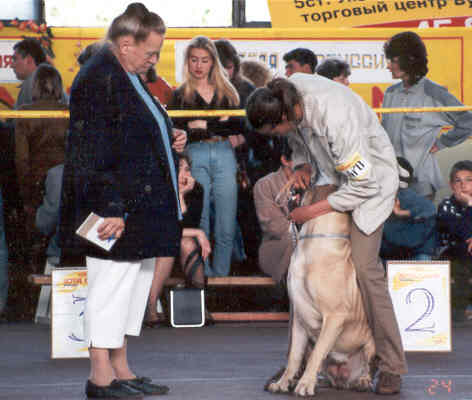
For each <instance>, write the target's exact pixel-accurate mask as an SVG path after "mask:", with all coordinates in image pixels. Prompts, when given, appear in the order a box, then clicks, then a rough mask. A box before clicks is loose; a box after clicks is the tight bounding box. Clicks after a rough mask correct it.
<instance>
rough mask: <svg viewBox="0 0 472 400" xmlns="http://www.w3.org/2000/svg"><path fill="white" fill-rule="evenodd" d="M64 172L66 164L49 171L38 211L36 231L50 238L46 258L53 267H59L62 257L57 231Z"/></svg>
mask: <svg viewBox="0 0 472 400" xmlns="http://www.w3.org/2000/svg"><path fill="white" fill-rule="evenodd" d="M63 172H64V164H59V165H56V166H55V167H52V168H51V169H49V170H48V172H47V175H46V182H45V192H44V197H43V202H42V204H41V205H40V206H39V207H38V209H37V210H36V219H35V225H36V229H38V231H40V232H41V233H42V234H43V235H45V236H48V237H50V239H49V245H48V248H47V250H46V256H47V259H48V261H49V263H50V264H52V265H58V264H59V259H60V257H61V249H60V248H59V246H58V243H57V232H56V231H57V226H58V224H59V207H60V200H61V189H62V175H63Z"/></svg>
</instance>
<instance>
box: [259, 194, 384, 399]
mask: <svg viewBox="0 0 472 400" xmlns="http://www.w3.org/2000/svg"><path fill="white" fill-rule="evenodd" d="M307 195H308V196H307ZM313 196H314V194H313V191H311V192H310V191H307V193H306V194H305V197H304V200H303V203H304V204H310V202H311V199H310V197H313ZM350 230H351V217H350V215H348V214H346V213H339V212H330V213H328V214H325V215H322V216H320V217H317V218H315V219H312V220H310V221H307V222H306V223H305V224H304V225H303V226H302V228H301V230H300V232H299V234H298V241H297V245H296V248H295V251H294V253H293V254H292V258H291V261H290V267H289V270H288V278H287V287H288V293H289V297H290V301H291V324H290V332H289V335H290V345H289V353H288V363H287V366H286V368H285V371H284V372H283V374H282V376H281V377H280V378H279V379H278V380H277V381H273V382H271V383H270V384H268V386H267V390H269V391H270V392H273V393H278V392H289V391H292V390H293V389H294V391H295V393H296V394H297V395H299V396H313V395H314V394H315V392H316V386H317V375H318V372H320V371H322V372H323V373H324V374H325V376H326V377H327V378H328V379H329V380H330V382H331V385H332V386H333V387H336V388H338V389H354V390H359V391H368V390H371V389H372V376H371V370H370V361H371V360H372V359H373V357H374V355H375V345H374V340H373V337H372V333H371V330H370V328H369V326H368V323H367V317H366V314H365V312H364V306H363V303H362V298H361V293H360V291H359V288H358V286H357V282H356V271H355V269H354V264H353V262H352V259H351V243H350V239H349V235H350ZM303 368H304V369H303ZM300 375H301V376H300Z"/></svg>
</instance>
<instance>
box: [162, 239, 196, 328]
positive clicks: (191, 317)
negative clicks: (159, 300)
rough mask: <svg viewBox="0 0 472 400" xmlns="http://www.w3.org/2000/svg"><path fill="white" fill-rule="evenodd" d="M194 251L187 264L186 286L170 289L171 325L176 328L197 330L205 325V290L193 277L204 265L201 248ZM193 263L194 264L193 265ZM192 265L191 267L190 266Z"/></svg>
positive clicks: (185, 268) (185, 269)
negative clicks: (194, 281) (197, 284)
mask: <svg viewBox="0 0 472 400" xmlns="http://www.w3.org/2000/svg"><path fill="white" fill-rule="evenodd" d="M195 242H196V243H197V248H196V249H195V250H194V251H192V252H191V253H190V254H189V256H188V257H187V260H186V262H185V266H184V271H188V273H187V274H186V280H185V284H183V285H182V284H181V285H177V286H176V287H174V288H172V289H170V291H169V296H170V324H171V326H173V327H174V328H192V327H193V328H197V327H202V326H204V325H205V290H204V288H202V287H196V286H195V285H194V284H193V281H192V277H193V275H194V274H195V272H196V270H197V268H198V266H199V265H201V264H203V259H202V257H201V255H200V254H201V248H200V245H199V244H198V241H196V240H195ZM192 261H193V263H192ZM190 263H192V265H191V266H189V264H190Z"/></svg>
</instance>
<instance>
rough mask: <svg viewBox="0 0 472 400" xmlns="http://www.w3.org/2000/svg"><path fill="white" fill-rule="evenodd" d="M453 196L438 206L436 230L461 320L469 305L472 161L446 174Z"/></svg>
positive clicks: (471, 236)
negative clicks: (451, 279) (446, 261)
mask: <svg viewBox="0 0 472 400" xmlns="http://www.w3.org/2000/svg"><path fill="white" fill-rule="evenodd" d="M449 184H450V186H451V189H452V196H451V197H449V198H446V199H444V200H443V201H442V202H441V203H440V204H439V206H438V216H437V227H438V228H437V229H438V232H439V236H440V241H441V244H446V245H447V249H446V251H445V252H443V253H442V254H441V258H443V257H444V258H447V259H449V260H450V261H451V268H452V277H453V278H454V284H453V285H452V307H453V319H454V320H455V321H463V320H465V318H466V315H465V310H466V308H467V305H468V304H469V302H470V296H471V290H470V283H469V279H470V278H471V276H472V161H470V160H465V161H459V162H457V163H455V164H454V165H453V166H452V169H451V172H450V174H449Z"/></svg>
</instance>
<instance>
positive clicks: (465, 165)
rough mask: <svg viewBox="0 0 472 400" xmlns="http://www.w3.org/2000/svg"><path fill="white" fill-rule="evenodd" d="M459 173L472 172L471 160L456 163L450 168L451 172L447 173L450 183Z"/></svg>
mask: <svg viewBox="0 0 472 400" xmlns="http://www.w3.org/2000/svg"><path fill="white" fill-rule="evenodd" d="M459 171H469V172H472V161H471V160H462V161H457V162H456V163H455V164H454V165H453V166H452V168H451V172H450V173H449V181H451V182H452V181H453V180H454V179H455V178H456V174H457V173H458V172H459Z"/></svg>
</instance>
